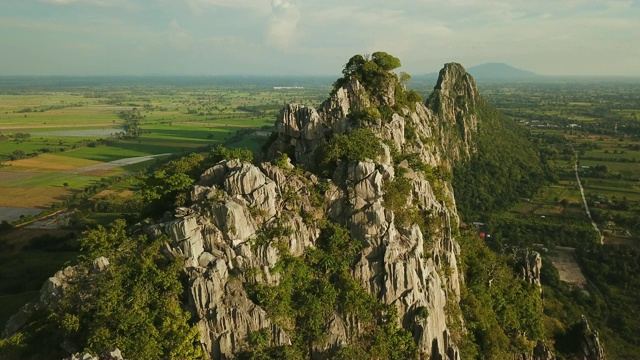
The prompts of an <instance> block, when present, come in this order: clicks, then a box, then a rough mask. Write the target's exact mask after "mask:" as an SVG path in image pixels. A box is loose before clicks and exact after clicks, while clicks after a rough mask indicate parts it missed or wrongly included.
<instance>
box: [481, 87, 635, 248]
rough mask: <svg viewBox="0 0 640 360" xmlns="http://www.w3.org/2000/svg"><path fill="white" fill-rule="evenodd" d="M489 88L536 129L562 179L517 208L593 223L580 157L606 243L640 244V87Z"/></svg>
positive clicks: (499, 104) (487, 92) (516, 210)
mask: <svg viewBox="0 0 640 360" xmlns="http://www.w3.org/2000/svg"><path fill="white" fill-rule="evenodd" d="M480 86H481V88H482V87H483V86H482V84H480ZM484 87H485V88H484V89H482V92H483V94H484V95H485V96H486V97H487V98H488V99H489V100H490V101H491V102H493V103H494V104H495V105H496V106H497V107H498V108H499V109H500V110H502V111H503V112H504V113H505V114H507V115H509V116H511V117H513V118H514V119H516V121H518V122H520V123H521V124H522V125H523V126H525V127H527V128H528V129H529V131H530V134H531V135H530V136H531V138H532V139H533V140H534V141H535V142H537V143H538V144H540V147H541V149H542V152H543V154H544V156H545V158H546V160H547V164H548V166H549V169H550V170H551V171H552V172H553V173H554V174H556V176H557V177H558V181H557V182H556V183H555V184H552V185H550V186H549V187H548V188H547V189H545V190H544V192H543V193H541V194H538V196H537V197H535V198H533V199H529V201H526V202H525V201H523V202H522V203H520V204H518V205H516V206H515V207H514V208H513V209H512V210H511V211H512V213H514V214H521V215H522V216H532V215H536V216H545V217H552V218H553V217H555V218H560V219H573V220H575V221H584V222H587V221H588V218H587V216H586V214H585V212H584V207H583V205H582V199H581V196H580V192H579V190H578V186H577V182H576V179H575V173H574V169H573V167H574V164H575V161H576V157H577V159H578V166H579V176H580V179H581V182H582V185H583V187H584V191H585V196H586V199H587V203H588V205H589V210H590V212H591V215H592V216H593V219H594V221H595V222H596V223H597V224H598V226H599V228H600V229H601V230H606V231H604V233H603V234H604V236H605V242H608V243H616V244H620V243H624V244H627V245H631V246H638V247H640V120H639V117H640V97H638V96H637V94H638V93H640V84H638V83H636V82H631V81H629V82H625V81H618V82H614V81H611V82H603V83H597V82H590V81H584V82H580V81H574V82H567V83H563V84H560V83H558V84H542V83H537V84H518V85H513V84H510V85H508V86H507V85H500V84H485V85H484ZM634 94H636V95H634Z"/></svg>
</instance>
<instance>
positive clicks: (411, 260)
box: [147, 64, 477, 359]
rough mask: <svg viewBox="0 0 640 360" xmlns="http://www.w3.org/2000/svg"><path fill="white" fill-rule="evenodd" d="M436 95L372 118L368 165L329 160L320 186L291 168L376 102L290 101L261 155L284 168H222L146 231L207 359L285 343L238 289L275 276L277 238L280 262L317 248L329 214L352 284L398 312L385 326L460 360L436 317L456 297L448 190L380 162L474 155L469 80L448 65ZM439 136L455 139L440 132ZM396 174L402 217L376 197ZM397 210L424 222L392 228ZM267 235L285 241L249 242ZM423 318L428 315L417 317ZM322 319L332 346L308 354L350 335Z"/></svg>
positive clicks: (338, 95) (357, 87)
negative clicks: (345, 244) (258, 341)
mask: <svg viewBox="0 0 640 360" xmlns="http://www.w3.org/2000/svg"><path fill="white" fill-rule="evenodd" d="M461 74H462V75H463V76H462V78H461V77H460V75H461ZM461 84H462V85H461ZM394 85H395V84H393V83H391V84H390V85H389V86H390V87H391V86H394ZM460 86H462V90H460V89H459V87H460ZM436 89H437V90H436V91H437V92H438V96H436V97H435V98H434V97H432V100H430V102H429V107H427V106H425V105H424V104H421V103H415V104H410V105H408V106H406V107H402V108H400V109H398V111H394V113H393V114H392V115H391V116H390V117H389V118H388V119H375V122H374V123H373V124H370V126H369V127H370V128H371V129H372V130H373V132H374V133H375V135H376V137H377V138H378V139H379V141H380V144H381V147H382V149H383V151H382V152H381V153H380V155H379V156H377V157H376V158H372V159H363V160H361V161H355V160H351V161H341V160H338V162H337V164H336V165H337V166H336V168H335V170H333V173H332V174H331V175H332V176H331V179H321V178H319V177H317V176H316V175H313V174H311V173H310V172H305V170H303V169H311V168H313V166H314V161H317V156H318V152H319V151H320V149H322V146H323V145H324V144H326V143H327V142H329V141H330V139H331V138H332V137H334V136H336V135H339V134H348V133H349V132H351V131H352V130H353V129H355V128H357V127H358V125H357V124H353V122H352V121H350V118H349V114H352V113H354V112H358V111H362V110H365V109H367V108H370V107H371V106H375V102H376V100H375V99H374V97H373V96H372V95H371V94H370V93H369V92H368V91H367V89H365V88H364V87H363V86H362V85H361V84H360V83H359V82H358V81H357V80H353V81H350V82H348V83H347V84H345V85H343V86H342V87H340V88H338V89H337V90H336V91H335V92H334V93H333V95H332V96H331V97H330V98H329V99H328V100H326V101H325V102H324V103H323V104H322V105H321V106H320V108H319V109H315V108H311V107H305V106H300V105H296V104H291V105H288V106H286V107H285V108H284V109H283V110H282V111H281V113H280V116H279V117H278V119H277V122H276V128H277V132H278V138H277V140H276V141H275V142H274V143H273V144H272V145H271V147H270V148H269V149H268V158H269V159H271V160H275V159H276V158H278V156H279V155H278V154H279V153H289V154H291V155H292V159H291V160H293V163H294V164H295V165H288V164H285V166H283V167H279V166H275V165H274V164H273V162H274V161H272V162H271V163H270V162H264V163H262V164H260V165H257V166H256V165H252V164H249V163H242V162H239V161H237V160H230V161H223V162H221V163H219V164H217V165H215V166H214V167H213V168H211V169H210V170H208V171H207V172H206V173H204V174H203V175H202V178H201V180H200V181H199V183H198V184H197V185H196V186H195V188H194V190H193V192H192V199H193V200H194V202H195V204H194V205H193V206H191V207H190V208H188V209H181V210H180V213H179V214H175V216H176V217H177V218H176V219H175V220H171V221H168V222H165V223H161V224H155V225H152V226H150V227H148V229H147V231H149V232H151V233H153V234H155V235H160V234H166V235H169V236H170V238H171V239H172V242H171V251H172V252H173V253H174V254H176V255H178V254H179V255H181V256H184V257H185V271H186V273H187V274H188V276H189V293H190V296H189V304H190V306H191V307H192V309H193V312H194V314H196V318H197V323H198V328H199V330H200V333H201V335H202V341H203V345H204V346H205V348H206V352H207V353H208V354H210V355H211V356H212V357H213V358H232V357H233V356H234V354H236V353H238V352H240V351H242V350H244V349H246V348H247V346H248V343H247V340H248V335H250V334H252V333H255V332H257V331H260V330H263V329H267V330H268V331H269V333H270V335H271V336H270V339H271V342H272V345H288V344H290V342H291V334H288V333H287V331H286V330H285V329H283V327H282V326H280V325H279V324H278V323H276V322H274V321H273V320H272V319H271V318H270V317H269V315H268V314H267V312H265V311H264V310H263V309H262V308H260V307H259V306H257V305H256V304H255V303H254V302H253V301H252V300H251V299H250V297H249V296H248V294H247V292H246V290H245V288H244V287H243V284H244V283H246V282H251V281H259V282H265V283H267V284H272V285H274V284H277V283H278V281H279V274H278V273H274V272H273V268H274V267H275V266H276V264H277V262H278V260H279V259H280V253H281V249H279V248H278V246H279V244H281V242H282V241H284V244H286V248H287V251H288V252H289V253H291V254H293V255H301V254H302V253H303V252H304V251H305V249H306V248H309V247H314V246H315V243H316V241H317V239H318V237H319V235H320V228H319V227H318V224H319V223H320V219H321V218H324V217H328V218H330V219H331V220H332V221H334V222H337V223H340V224H345V225H346V227H347V228H348V229H349V231H350V234H351V237H352V238H353V240H354V241H358V242H360V243H361V244H362V245H363V246H362V250H361V252H360V254H359V255H358V257H357V259H356V261H355V262H354V264H353V266H352V273H351V275H352V276H353V277H354V278H355V279H357V281H358V282H359V283H360V284H361V285H362V286H363V287H364V288H365V289H367V291H368V292H369V293H371V294H374V295H375V296H376V297H377V298H378V299H379V300H381V301H382V302H384V303H386V304H389V305H394V306H395V307H396V308H397V309H398V314H399V319H400V321H399V323H398V324H397V325H398V326H403V327H404V328H405V329H407V330H409V331H411V333H412V334H413V336H414V339H415V340H416V342H417V344H418V348H419V352H420V353H422V354H425V355H431V356H432V358H443V359H457V358H459V355H458V350H457V347H456V344H455V343H454V342H453V341H452V336H451V334H450V322H451V319H450V318H448V316H447V311H446V310H445V308H446V307H447V306H448V304H454V306H455V304H457V302H458V301H459V298H460V282H461V281H462V279H460V276H459V272H458V265H457V254H458V253H459V246H458V244H457V242H456V239H455V238H454V236H453V235H452V233H453V229H455V228H456V227H457V223H458V219H457V214H456V210H455V205H454V204H455V201H454V198H453V193H452V191H451V187H450V184H449V183H448V182H447V181H446V180H444V179H439V178H435V177H430V178H429V179H427V175H426V174H425V173H424V172H423V171H421V170H418V169H414V168H412V167H411V166H410V165H409V163H408V162H407V161H404V162H402V161H399V160H400V159H397V158H394V157H393V155H392V154H394V153H395V154H396V156H397V153H398V152H399V151H400V153H402V154H405V155H408V154H417V156H418V157H419V158H420V159H422V161H423V162H424V163H425V164H426V165H428V166H430V167H433V168H436V167H446V168H450V166H451V160H454V159H459V158H461V157H464V156H467V155H468V154H469V153H470V152H472V151H473V146H472V142H471V136H472V135H471V134H472V133H473V132H474V131H475V126H476V123H475V122H476V119H475V118H474V116H473V115H469V114H467V112H468V111H470V110H469V109H470V108H471V107H473V103H474V101H475V97H476V96H477V90H476V89H475V84H474V83H473V80H472V79H471V77H470V76H468V75H466V73H465V72H464V69H462V67H461V66H460V65H458V64H447V65H446V67H445V69H444V70H443V72H442V73H441V77H440V79H439V81H438V85H437V87H436ZM387 90H388V91H383V93H384V94H387V96H386V97H384V100H383V101H384V102H386V103H383V105H392V104H393V105H395V104H394V98H393V95H394V91H393V88H390V89H387ZM389 94H390V95H389ZM412 108H413V109H412ZM433 109H436V111H434V110H433ZM443 122H450V123H453V124H455V126H454V127H450V126H448V125H443ZM407 128H411V129H412V131H410V132H408V131H407ZM450 128H452V129H454V130H459V133H445V130H446V129H450ZM452 139H460V141H458V142H456V141H452ZM393 148H395V149H393ZM399 177H403V178H405V179H407V180H408V183H409V184H410V191H409V193H407V194H406V203H405V204H404V205H403V209H400V210H398V209H397V210H396V211H394V210H392V209H390V208H389V206H388V204H387V203H386V202H385V190H386V189H388V188H389V186H390V185H389V184H390V183H393V182H394V181H395V180H396V179H398V178H399ZM321 184H322V185H323V187H324V188H325V189H326V190H325V191H324V193H323V194H322V195H321V196H322V199H321V201H320V202H316V203H313V201H312V199H313V197H314V191H316V190H315V188H317V187H318V186H319V185H321ZM434 188H437V189H439V190H438V194H435V193H434ZM405 209H411V210H412V211H413V210H415V211H419V212H420V213H421V214H427V215H426V216H427V217H428V219H427V220H428V223H429V226H428V227H425V226H422V228H421V226H419V225H418V224H417V223H416V222H412V221H398V213H397V212H398V211H405ZM279 226H285V227H286V228H287V229H288V231H286V232H285V234H283V235H281V236H278V237H277V238H271V239H267V241H263V242H260V243H258V242H257V241H256V239H257V238H259V237H260V234H264V233H267V232H268V231H269V229H274V228H277V227H279ZM248 274H251V275H248ZM425 310H426V313H427V314H428V316H426V317H424V316H417V313H418V311H425ZM334 317H335V318H334V321H331V323H330V326H329V328H328V329H327V332H328V333H329V334H330V336H329V337H328V339H327V340H326V341H325V343H324V344H318V345H317V347H318V350H319V351H321V350H324V349H329V348H336V347H340V346H341V345H342V344H346V343H348V342H349V340H350V338H352V337H353V336H354V335H355V334H356V333H357V332H358V328H357V324H354V323H353V319H349V318H345V317H342V316H341V315H340V314H338V313H336V314H334ZM456 320H457V319H456Z"/></svg>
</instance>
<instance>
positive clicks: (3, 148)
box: [0, 78, 330, 216]
mask: <svg viewBox="0 0 640 360" xmlns="http://www.w3.org/2000/svg"><path fill="white" fill-rule="evenodd" d="M136 80H140V79H133V80H132V79H125V80H122V79H121V80H109V79H106V80H105V82H104V83H103V84H100V83H96V81H95V80H92V79H89V80H87V81H86V82H83V81H84V80H83V79H72V80H70V81H69V82H65V79H61V82H60V84H58V83H55V82H54V81H52V80H50V79H43V80H42V81H41V83H38V80H37V79H36V80H33V79H27V80H25V82H24V84H18V85H16V84H15V83H14V84H12V86H11V87H7V88H3V87H2V85H0V163H2V165H3V166H0V189H2V191H1V193H2V194H0V206H3V207H14V208H21V207H22V208H47V207H49V206H50V205H52V204H53V203H56V202H60V201H61V200H62V199H65V198H66V197H69V196H70V195H72V194H73V193H74V192H78V191H82V189H83V188H85V187H87V186H91V185H94V184H96V183H98V182H99V181H100V180H102V179H103V178H104V177H110V176H114V175H118V174H122V173H125V172H137V171H140V170H144V169H145V168H146V167H147V166H149V165H150V164H153V163H154V162H155V161H153V159H150V160H149V161H147V162H144V163H131V164H123V165H121V166H115V167H114V166H108V167H103V168H101V167H100V166H98V165H99V164H106V163H113V162H115V161H118V160H121V159H126V158H136V157H143V156H152V155H158V154H174V155H179V154H187V153H190V152H194V151H203V149H206V148H207V147H208V146H211V145H215V144H222V143H228V144H229V146H246V147H249V148H251V149H253V150H257V149H258V148H259V146H260V145H261V144H262V143H263V142H264V141H265V140H266V138H267V137H268V135H269V133H270V132H271V131H272V127H273V124H274V121H275V118H276V116H277V113H278V112H279V111H280V109H281V108H282V106H283V105H284V104H286V103H289V102H297V103H302V104H307V105H318V104H319V103H320V101H321V100H322V99H323V98H325V97H326V95H327V94H328V92H329V90H330V85H329V84H330V82H329V81H328V80H327V79H320V80H319V79H311V80H308V79H307V80H299V79H297V80H296V79H255V81H253V83H251V81H250V80H247V79H240V81H239V82H238V81H234V80H230V79H213V78H212V79H205V80H201V79H195V78H194V79H189V78H187V79H165V80H166V82H164V81H163V80H162V79H161V80H157V79H155V80H149V79H147V80H145V79H142V80H141V82H140V83H136ZM33 81H35V83H34V82H33ZM118 81H120V83H119V82H118ZM145 81H146V82H145ZM297 81H302V82H306V83H305V85H307V86H305V87H303V88H299V89H275V88H274V87H275V86H283V85H284V86H286V85H291V84H292V83H293V84H295V83H296V82H297ZM127 118H135V119H136V120H137V121H138V122H139V126H140V129H141V133H140V134H139V136H135V137H129V136H125V131H124V128H123V124H124V122H125V119H127ZM247 129H254V130H247ZM91 166H96V167H95V168H91ZM24 195H28V196H26V197H25V196H24ZM7 212H8V210H7ZM1 215H2V210H1V209H0V216H1Z"/></svg>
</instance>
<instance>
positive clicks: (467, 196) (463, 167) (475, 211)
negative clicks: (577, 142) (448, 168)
mask: <svg viewBox="0 0 640 360" xmlns="http://www.w3.org/2000/svg"><path fill="white" fill-rule="evenodd" d="M475 111H476V113H477V116H478V117H479V119H480V120H479V121H478V132H477V134H476V135H475V137H474V141H475V145H476V147H477V150H476V152H475V153H474V154H473V155H472V156H471V159H469V160H468V161H465V162H462V163H460V164H458V165H457V166H455V168H454V172H453V173H454V176H453V188H454V189H455V191H456V205H457V206H458V210H459V212H460V213H461V215H462V216H463V218H465V219H468V220H476V219H483V220H486V219H487V217H488V216H489V215H490V214H491V213H493V212H496V211H498V210H504V209H507V208H509V206H511V205H513V204H514V203H515V202H516V201H518V200H519V199H521V198H529V197H532V196H533V195H534V194H535V193H536V192H537V191H538V190H539V189H540V188H541V187H542V186H544V185H545V184H546V183H547V173H546V170H545V166H544V164H542V163H541V161H540V156H539V154H538V151H537V149H536V148H535V147H534V146H533V144H531V143H530V142H529V141H528V140H527V137H528V134H527V131H526V130H525V129H523V128H522V127H520V126H519V125H518V124H516V123H515V122H514V121H513V120H511V119H507V118H505V117H504V116H503V115H502V114H501V113H500V112H499V111H497V110H496V109H495V108H493V107H492V106H491V105H490V104H489V103H487V102H486V101H485V100H481V101H480V102H479V103H478V104H477V106H476V109H475Z"/></svg>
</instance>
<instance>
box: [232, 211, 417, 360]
mask: <svg viewBox="0 0 640 360" xmlns="http://www.w3.org/2000/svg"><path fill="white" fill-rule="evenodd" d="M274 241H279V240H274ZM360 247H361V244H360V243H359V242H357V241H355V240H353V239H352V238H351V237H350V235H349V231H348V230H347V229H345V228H343V227H341V226H339V225H337V224H334V223H331V222H325V224H324V226H323V229H322V233H321V236H320V238H319V239H318V242H317V248H309V249H307V250H306V251H305V253H304V255H302V256H291V255H289V254H288V253H287V251H286V249H287V248H286V246H284V247H280V249H281V251H282V252H283V253H282V258H281V259H280V260H279V261H278V263H277V264H276V267H275V268H274V271H277V272H279V273H280V275H281V276H282V278H281V280H280V283H279V284H278V285H277V286H273V287H269V286H267V285H265V284H263V283H250V284H247V285H246V286H247V287H248V288H249V292H250V294H251V296H252V297H253V298H254V300H255V301H256V303H258V304H259V305H260V306H262V307H263V308H264V309H265V310H266V311H267V312H268V313H269V315H270V316H271V317H272V318H273V319H274V320H275V321H276V322H277V323H278V324H279V325H280V326H281V327H283V328H284V329H285V330H287V332H288V334H290V335H292V336H293V346H291V347H278V348H272V347H268V346H267V345H266V344H267V343H268V341H263V342H262V343H263V345H261V346H257V347H255V348H254V349H252V350H251V351H248V352H247V353H245V354H244V355H243V356H245V357H246V358H250V359H270V358H286V359H306V358H309V357H310V356H311V355H312V354H315V355H317V353H318V352H319V350H318V349H316V347H320V345H321V344H322V342H323V341H324V340H325V339H326V338H327V335H328V334H327V328H328V326H329V324H330V323H331V322H332V321H333V319H334V318H335V317H336V316H341V317H351V316H352V317H355V318H357V319H358V321H359V322H360V330H361V331H360V332H359V333H358V334H354V335H353V337H354V338H353V341H352V342H351V343H350V344H349V345H348V346H344V347H342V348H339V349H334V350H329V351H328V352H327V353H325V354H323V355H324V356H330V357H332V358H338V359H363V358H369V359H411V358H414V357H415V356H416V344H415V343H414V341H413V338H412V336H411V334H410V333H409V332H407V331H405V330H403V329H401V328H399V326H398V325H399V322H398V318H397V315H396V311H395V308H394V307H391V306H387V305H384V304H382V303H380V302H379V301H378V300H377V299H376V298H375V297H374V296H372V295H371V294H369V293H368V292H367V291H366V290H365V289H364V288H362V286H361V285H360V284H359V283H358V282H357V281H356V280H355V279H354V278H353V277H352V276H351V275H350V272H349V269H350V266H351V265H352V263H353V262H354V261H355V259H356V256H357V254H358V253H359V250H360Z"/></svg>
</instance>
